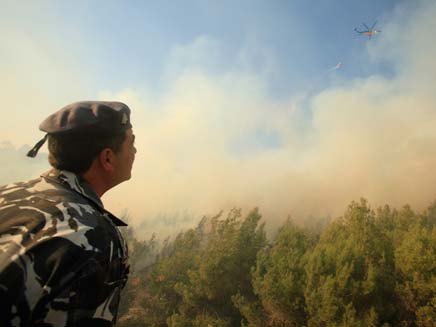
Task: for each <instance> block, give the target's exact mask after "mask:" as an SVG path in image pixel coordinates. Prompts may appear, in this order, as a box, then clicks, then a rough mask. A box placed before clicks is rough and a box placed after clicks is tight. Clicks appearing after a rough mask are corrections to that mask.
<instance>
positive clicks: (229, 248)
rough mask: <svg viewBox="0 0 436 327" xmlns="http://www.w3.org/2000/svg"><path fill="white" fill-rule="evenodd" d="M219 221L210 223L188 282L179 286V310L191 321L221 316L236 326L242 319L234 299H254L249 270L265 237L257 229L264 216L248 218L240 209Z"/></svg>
mask: <svg viewBox="0 0 436 327" xmlns="http://www.w3.org/2000/svg"><path fill="white" fill-rule="evenodd" d="M219 218H220V217H215V218H214V219H212V221H211V222H210V225H211V231H210V233H209V234H208V240H207V243H206V244H205V246H204V247H203V248H202V250H201V251H200V253H199V254H198V255H197V256H196V258H195V260H196V262H195V267H194V268H193V269H191V270H189V272H188V276H189V278H188V280H187V281H186V282H180V283H178V284H177V285H176V290H177V291H178V292H179V294H180V295H181V296H182V298H183V302H182V305H181V306H180V309H179V311H180V313H181V314H182V315H183V316H185V317H190V318H191V319H192V321H197V320H198V319H200V318H199V317H220V319H224V321H228V322H229V323H230V324H231V325H232V326H234V325H235V324H237V323H239V322H240V321H241V319H242V317H241V314H240V312H239V310H237V308H235V306H234V305H233V303H232V297H233V296H234V295H236V294H241V295H247V296H252V287H251V278H250V270H251V268H252V267H253V266H254V265H255V262H256V255H257V252H258V251H259V249H260V248H262V247H263V246H264V244H265V242H266V237H265V233H264V231H263V227H262V226H261V227H260V228H259V227H258V222H259V220H260V218H261V216H260V215H259V213H258V211H257V210H254V211H252V212H251V213H250V214H248V216H247V217H246V218H245V219H241V212H240V210H232V211H231V212H230V213H229V215H228V216H227V218H226V219H224V220H220V219H219ZM201 319H203V318H201ZM208 319H209V318H208ZM170 326H171V325H170Z"/></svg>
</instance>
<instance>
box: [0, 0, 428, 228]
mask: <svg viewBox="0 0 436 327" xmlns="http://www.w3.org/2000/svg"><path fill="white" fill-rule="evenodd" d="M0 6H1V8H2V10H1V11H0V36H1V42H0V73H1V76H2V78H1V80H0V98H1V100H2V106H0V114H1V116H2V117H3V119H2V122H3V127H2V129H0V164H1V166H2V167H3V168H2V170H1V171H0V184H5V183H10V182H14V181H18V180H25V179H30V178H33V177H37V176H38V175H39V174H40V173H41V172H43V171H45V170H47V169H49V165H48V163H47V154H46V153H47V150H46V149H42V150H41V153H40V155H39V156H38V157H37V158H35V159H30V158H26V157H25V156H24V154H25V152H26V150H27V149H29V148H30V147H31V146H33V144H34V143H35V142H36V141H38V140H39V139H40V138H41V137H42V136H43V134H42V132H40V131H39V130H38V125H39V123H40V122H41V121H42V120H44V118H45V117H47V116H48V115H49V114H51V113H52V112H54V111H56V110H58V109H60V108H61V107H63V106H65V105H67V104H69V103H71V102H75V101H79V100H116V101H123V102H125V103H126V104H128V105H129V107H130V108H131V110H132V122H133V125H134V133H135V134H136V140H137V141H136V145H137V148H138V154H137V157H136V161H135V165H134V168H133V178H132V180H130V181H128V182H125V183H123V184H121V185H119V186H118V187H116V188H114V189H113V190H111V191H109V192H108V193H107V194H105V195H104V196H103V202H104V203H105V206H106V208H107V209H109V210H111V211H113V212H114V213H115V214H117V215H122V214H125V213H128V214H129V216H130V221H131V224H132V225H133V226H135V227H136V228H137V229H138V230H139V231H141V232H142V233H149V232H150V230H152V229H155V228H162V229H165V228H166V229H167V231H166V232H169V231H170V230H171V231H177V230H178V229H179V228H182V227H184V225H186V226H188V225H189V224H192V223H193V222H195V221H198V220H199V219H200V218H201V216H203V215H214V214H216V213H217V212H219V211H220V210H228V209H230V208H232V207H239V208H243V209H244V210H247V211H248V210H250V209H252V208H254V207H259V209H260V211H261V213H262V214H263V217H264V219H265V221H266V222H267V223H268V222H270V224H276V223H278V222H280V221H283V220H284V219H286V217H288V215H291V216H292V217H293V218H294V219H296V220H298V219H310V217H326V216H330V217H335V216H338V215H341V214H342V213H343V212H344V210H345V209H346V207H347V205H348V204H349V203H350V202H351V201H353V200H359V198H360V197H364V198H366V199H368V200H369V202H370V203H371V204H372V205H373V206H378V205H383V204H385V203H387V204H390V205H392V206H396V207H401V206H403V205H405V204H410V205H412V207H413V208H416V209H417V210H423V209H424V208H426V207H427V206H428V205H430V203H432V201H434V200H435V199H436V194H435V191H436V171H435V169H434V167H435V166H436V165H435V164H436V129H435V128H434V126H435V123H436V101H435V100H436V93H435V85H436V83H435V82H436V81H435V80H436V62H435V61H434V59H433V58H436V45H435V44H434V42H432V41H431V40H432V39H433V35H432V31H434V30H435V29H436V21H435V20H434V17H435V15H436V2H435V1H430V0H413V1H412V0H395V1H394V0H384V1H376V0H369V1H355V0H352V1H342V0H330V1H327V0H316V1H310V2H309V1H303V0H295V1H292V0H289V1H279V0H277V1H266V0H264V1H260V0H253V1H245V0H241V1H237V2H235V1H227V0H223V1H206V0H205V1H200V0H198V1H197V0H184V1H97V0H95V1H75V2H71V1H38V2H30V3H29V2H27V3H26V4H23V3H19V2H16V1H6V0H0ZM376 21H377V25H376V28H377V29H380V30H381V33H380V34H377V35H375V36H374V37H372V38H371V39H368V38H367V37H365V36H363V35H359V34H357V33H356V32H355V31H354V28H357V29H359V30H361V29H363V25H362V23H366V24H367V25H369V26H371V25H372V24H373V23H374V22H376ZM338 63H341V64H340V65H339V66H338Z"/></svg>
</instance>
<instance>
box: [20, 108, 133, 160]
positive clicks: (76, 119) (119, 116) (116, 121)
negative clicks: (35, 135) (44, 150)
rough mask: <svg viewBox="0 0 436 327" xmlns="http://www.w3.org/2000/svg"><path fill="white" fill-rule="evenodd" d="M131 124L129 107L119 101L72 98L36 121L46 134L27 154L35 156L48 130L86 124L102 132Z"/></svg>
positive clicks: (77, 128)
mask: <svg viewBox="0 0 436 327" xmlns="http://www.w3.org/2000/svg"><path fill="white" fill-rule="evenodd" d="M131 127H132V125H131V123H130V109H129V107H128V106H127V105H126V104H124V103H122V102H108V101H81V102H75V103H72V104H69V105H67V106H65V107H63V108H62V109H60V110H58V111H56V112H55V113H53V114H51V115H50V116H48V117H47V118H46V119H45V120H44V121H43V122H42V123H41V124H40V125H39V129H40V130H41V131H43V132H46V133H47V134H46V135H45V136H44V138H43V139H42V140H40V141H39V142H38V143H37V144H35V146H34V147H33V148H32V149H31V150H30V151H29V152H28V153H27V156H29V157H35V156H36V154H37V153H38V150H39V149H40V148H41V146H42V145H43V144H44V142H45V141H46V139H47V135H48V134H66V133H75V132H81V131H84V130H86V129H88V128H92V130H93V131H98V132H101V133H105V134H113V133H116V132H119V131H123V130H127V129H129V128H131Z"/></svg>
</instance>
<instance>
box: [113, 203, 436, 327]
mask: <svg viewBox="0 0 436 327" xmlns="http://www.w3.org/2000/svg"><path fill="white" fill-rule="evenodd" d="M261 218H262V217H261V214H260V212H259V210H258V209H254V210H252V211H251V212H249V213H248V214H246V215H242V211H241V210H239V209H233V210H231V211H229V212H228V213H227V214H225V215H224V214H223V213H220V214H218V215H216V216H214V217H205V218H203V219H202V220H201V222H200V223H199V224H198V226H197V227H196V228H192V229H189V230H186V231H183V232H181V233H179V234H178V235H177V236H175V237H173V238H168V239H167V240H165V241H163V242H158V240H157V239H155V238H151V239H150V240H146V241H139V240H138V239H137V238H136V237H135V235H134V233H133V230H132V229H131V228H129V229H127V230H126V231H125V233H124V235H125V237H126V239H127V241H128V244H129V251H130V265H131V267H130V269H131V273H130V277H129V280H128V282H127V284H126V286H125V288H124V290H123V293H122V302H121V305H120V310H119V316H118V324H117V326H120V327H133V326H135V327H137V326H138V327H139V326H150V327H164V326H168V327H191V326H192V327H233V326H235V327H236V326H238V327H239V326H241V327H258V326H259V327H260V326H267V327H285V326H286V327H287V326H289V327H291V326H308V327H315V326H326V327H333V326H344V327H345V326H348V327H349V326H356V327H357V326H362V327H364V326H365V327H366V326H383V327H387V326H429V327H430V326H435V323H436V227H435V225H436V201H435V202H434V203H433V204H431V205H430V206H429V207H428V208H427V209H426V210H423V211H422V212H415V211H414V210H413V209H412V208H411V207H410V206H407V205H406V206H404V207H402V208H399V209H397V208H391V207H390V206H388V205H385V206H382V207H378V208H374V209H373V208H371V206H370V204H369V203H368V201H367V200H365V199H360V200H359V201H353V202H351V203H350V204H349V206H348V207H347V209H346V210H345V212H344V214H343V215H342V216H340V217H337V218H335V219H332V220H331V221H329V222H327V223H325V224H324V225H323V226H321V227H320V226H319V225H318V226H316V225H313V226H301V225H299V224H296V223H295V222H294V221H293V220H292V219H291V218H289V219H287V220H286V221H285V222H284V223H283V224H282V225H281V226H280V227H279V228H278V230H277V231H276V232H275V233H274V234H273V235H267V233H266V232H265V222H264V221H265V219H261Z"/></svg>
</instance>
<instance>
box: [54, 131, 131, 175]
mask: <svg viewBox="0 0 436 327" xmlns="http://www.w3.org/2000/svg"><path fill="white" fill-rule="evenodd" d="M125 139H126V131H125V130H122V131H119V132H117V133H115V134H114V133H113V134H111V135H108V134H102V133H101V132H98V131H93V130H89V129H88V130H87V131H80V132H75V133H64V134H49V135H48V151H49V156H48V161H49V163H50V165H51V166H53V167H54V168H56V169H59V170H67V171H70V172H72V173H75V174H81V173H84V172H86V171H87V170H88V169H89V168H90V167H91V164H92V162H93V161H94V159H95V158H96V157H97V156H98V155H99V154H100V153H101V151H102V150H104V149H106V148H110V149H112V150H113V151H114V152H115V153H118V152H119V151H120V150H121V147H122V145H123V142H124V140H125Z"/></svg>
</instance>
